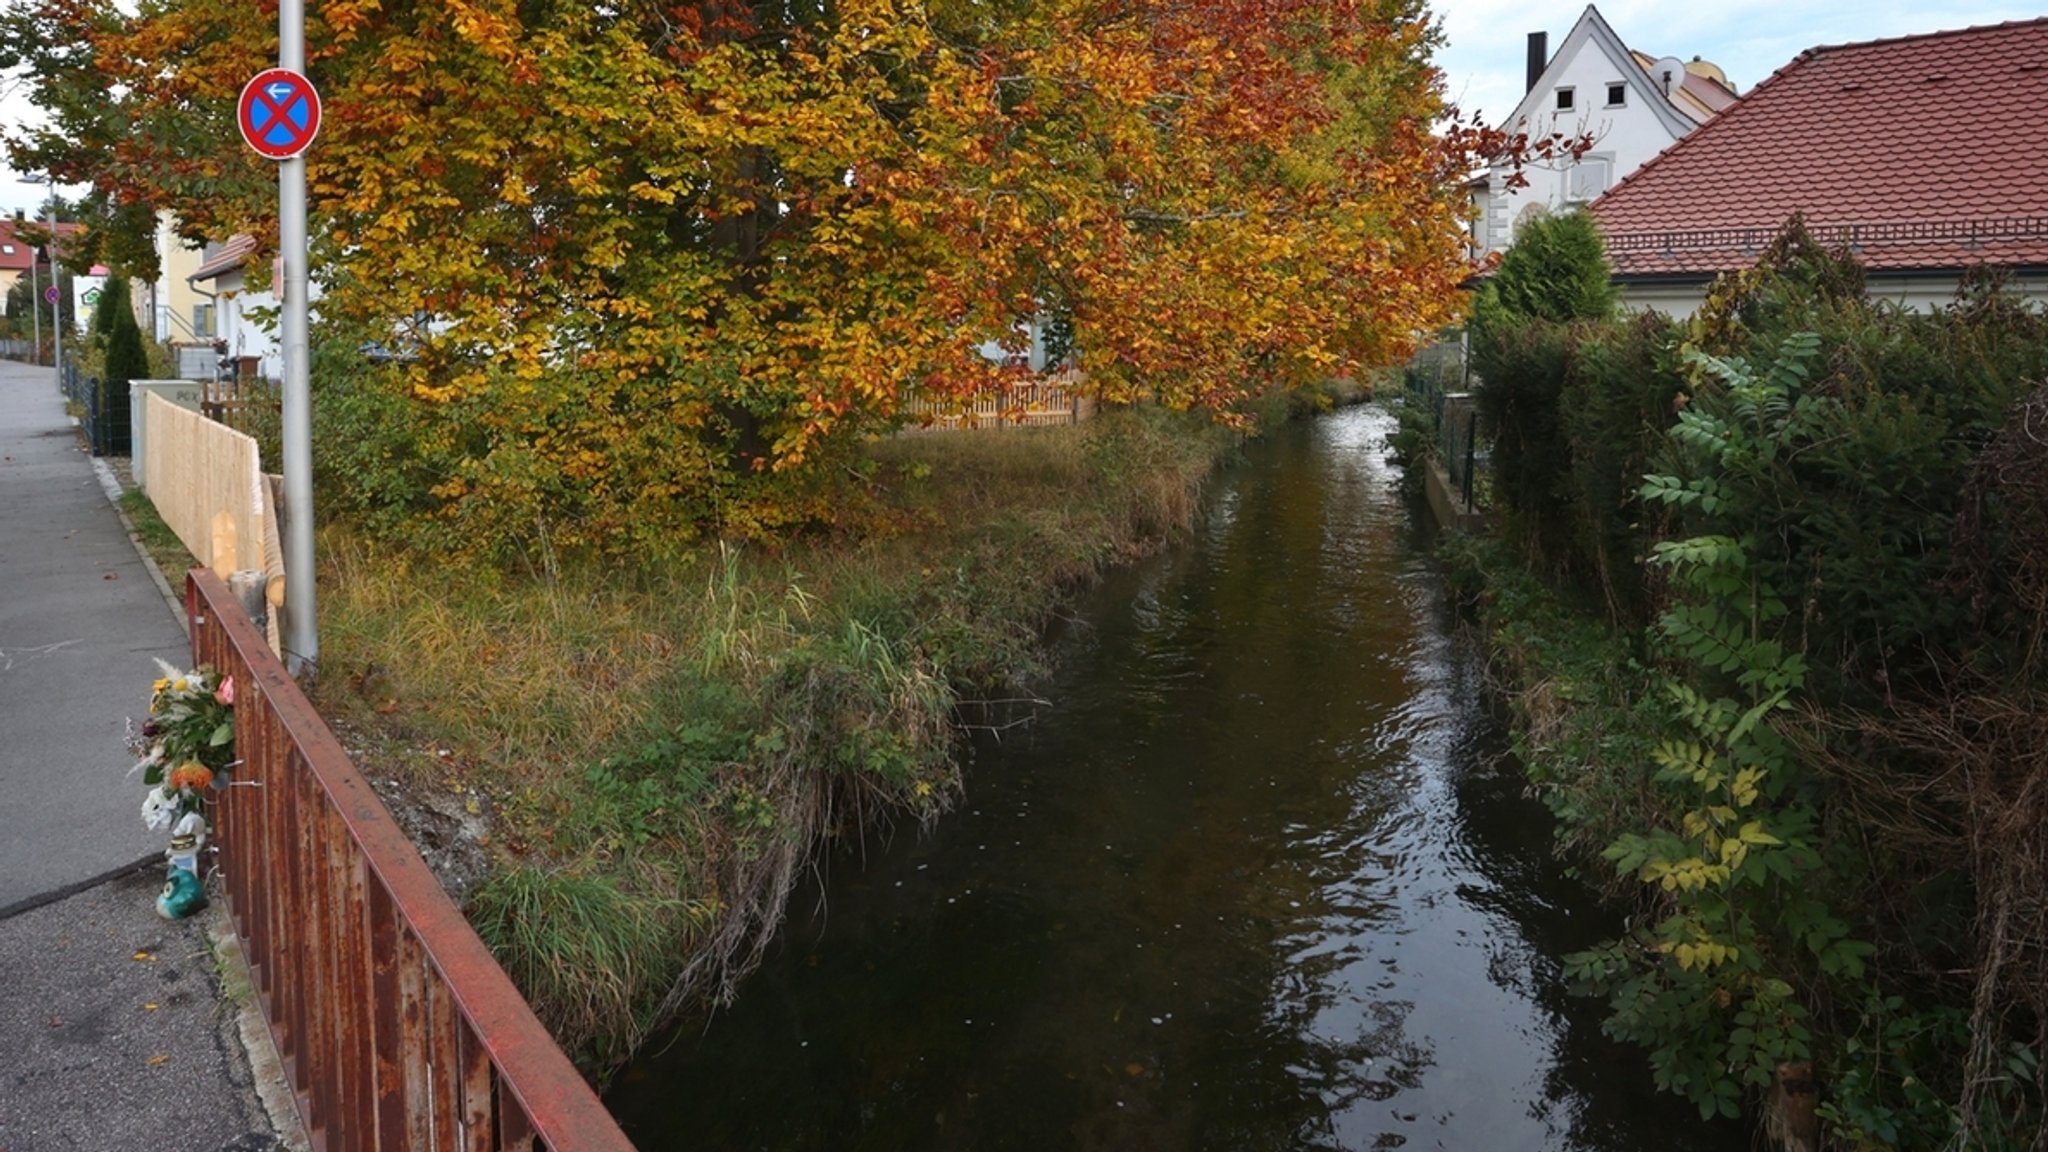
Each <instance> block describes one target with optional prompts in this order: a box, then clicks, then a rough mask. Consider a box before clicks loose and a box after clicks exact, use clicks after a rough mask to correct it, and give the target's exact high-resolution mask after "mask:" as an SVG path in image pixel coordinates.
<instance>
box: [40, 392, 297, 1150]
mask: <svg viewBox="0 0 2048 1152" xmlns="http://www.w3.org/2000/svg"><path fill="white" fill-rule="evenodd" d="M71 424H72V427H74V428H76V427H78V420H77V419H76V418H75V417H74V418H73V419H72V421H71ZM90 459H91V460H92V470H93V474H94V475H96V476H97V477H99V482H100V490H101V491H102V492H104V493H105V494H106V497H107V503H108V504H109V505H111V506H112V507H113V509H114V515H116V516H119V517H120V518H121V527H122V528H123V529H124V530H125V531H126V532H127V534H128V546H129V547H131V548H133V549H135V555H136V556H137V557H138V558H140V559H141V560H142V567H143V568H144V569H145V570H146V571H148V573H149V578H150V580H151V581H152V582H154V583H155V584H156V590H157V594H158V595H160V596H162V597H163V598H164V606H165V607H166V608H168V609H170V612H171V619H173V620H176V621H177V622H178V631H180V632H182V633H184V634H185V636H186V637H187V639H189V638H190V637H191V635H192V622H191V621H189V620H187V619H186V618H185V601H184V598H183V597H181V596H179V595H177V594H176V593H175V592H173V591H172V590H171V582H170V580H169V579H168V578H166V577H165V576H164V571H163V569H161V568H159V567H157V563H156V561H155V560H154V559H152V558H151V557H150V555H149V550H148V549H146V548H144V547H143V546H142V541H141V539H140V536H141V533H140V531H139V530H137V528H136V527H135V521H133V520H131V519H130V518H129V516H128V510H127V509H125V508H123V507H121V497H122V496H123V495H124V490H123V489H122V487H121V481H120V478H118V477H116V476H115V475H114V470H113V468H111V467H110V466H108V464H107V462H106V460H105V459H103V458H101V457H98V456H93V457H90ZM137 491H140V489H137ZM162 862H163V854H162V853H161V852H152V853H150V854H149V855H148V856H145V857H143V858H142V859H141V860H138V861H136V862H135V863H133V864H130V865H125V866H123V867H120V868H116V869H113V870H112V871H110V872H107V873H105V874H103V875H100V876H95V877H92V878H91V879H88V880H84V881H81V882H79V883H77V884H73V885H68V886H66V887H64V888H61V889H58V890H57V891H55V892H50V893H45V894H43V895H40V896H31V897H29V898H28V899H26V900H20V901H16V902H15V903H13V904H10V905H8V906H7V907H5V908H0V920H5V919H7V918H8V917H10V916H14V915H18V914H20V913H22V912H26V911H28V910H29V909H30V908H39V907H41V906H42V905H44V904H49V903H52V902H54V901H57V900H61V899H63V898H64V897H66V896H70V895H73V894H75V893H77V892H82V891H84V890H86V889H87V888H92V887H96V886H98V885H100V884H104V883H106V882H107V881H109V880H112V879H114V878H115V877H117V876H122V875H125V874H127V873H129V872H135V871H141V870H142V869H144V868H147V867H149V866H150V865H151V864H161V863H162ZM204 915H205V917H206V921H207V923H206V925H205V927H206V934H207V937H208V938H209V939H210V940H211V941H212V942H213V946H214V953H215V955H216V956H217V957H218V958H219V962H220V966H221V969H222V971H223V974H224V976H229V975H231V976H232V982H233V984H234V985H235V986H236V987H237V988H238V989H253V988H254V986H255V977H254V974H252V973H251V972H250V971H249V963H248V958H247V957H246V956H244V955H243V953H242V942H241V938H240V937H239V936H237V935H236V934H235V927H234V923H233V921H232V919H231V918H230V917H229V916H228V914H227V909H226V906H225V905H223V904H221V903H220V902H219V901H210V902H209V908H208V910H207V912H206V913H204ZM218 992H219V994H220V996H221V1002H222V1004H223V1006H226V1007H229V1008H231V1009H232V1010H233V1011H234V1014H235V1031H236V1032H237V1034H238V1035H239V1036H240V1037H241V1041H242V1054H243V1056H244V1058H246V1059H247V1060H248V1062H249V1073H250V1077H251V1079H252V1081H253V1084H252V1085H251V1087H253V1088H254V1090H255V1093H256V1099H257V1101H258V1103H260V1104H261V1105H262V1107H263V1111H264V1114H265V1115H266V1116H268V1117H269V1119H270V1129H271V1132H272V1133H274V1134H275V1136H276V1140H277V1147H279V1148H283V1149H289V1150H290V1152H306V1150H307V1149H310V1148H311V1147H312V1142H311V1141H310V1140H309V1139H308V1138H307V1136H306V1130H305V1127H304V1125H303V1124H302V1123H301V1122H300V1120H299V1111H298V1106H297V1103H296V1101H295V1100H294V1099H293V1096H292V1089H291V1085H290V1082H289V1081H288V1080H287V1079H286V1076H285V1070H284V1061H283V1060H282V1059H280V1058H279V1056H278V1052H277V1044H276V1042H275V1041H273V1040H272V1039H271V1036H270V1022H269V1021H268V1020H266V1019H265V1018H264V1015H263V1006H262V1004H261V1002H260V1001H259V1000H258V999H257V997H256V996H255V995H254V994H253V992H248V993H246V994H245V993H243V992H235V993H232V994H231V993H230V990H229V988H228V987H227V986H226V981H225V980H224V981H223V985H222V987H220V988H219V989H218ZM0 1152H4V1150H0Z"/></svg>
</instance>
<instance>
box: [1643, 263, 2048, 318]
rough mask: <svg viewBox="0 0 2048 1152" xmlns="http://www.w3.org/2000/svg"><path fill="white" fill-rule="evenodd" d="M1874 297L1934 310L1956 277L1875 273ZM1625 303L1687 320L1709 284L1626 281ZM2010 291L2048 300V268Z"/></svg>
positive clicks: (2013, 283) (2020, 279)
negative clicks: (2047, 270)
mask: <svg viewBox="0 0 2048 1152" xmlns="http://www.w3.org/2000/svg"><path fill="white" fill-rule="evenodd" d="M1866 286H1867V290H1868V295H1869V296H1870V298H1871V299H1872V300H1889V301H1891V302H1892V303H1894V304H1897V305H1898V306H1900V307H1901V308H1910V309H1912V310H1914V311H1917V312H1932V311H1934V310H1936V309H1938V308H1945V307H1947V306H1948V305H1949V304H1950V303H1952V302H1953V301H1954V300H1955V295H1956V277H1954V276H1940V275H1920V276H1885V275H1882V274H1873V275H1871V276H1870V278H1869V280H1868V281H1867V285H1866ZM1616 287H1618V288H1620V289H1621V306H1622V307H1623V308H1625V309H1630V310H1633V311H1638V312H1662V313H1664V314H1665V315H1666V316H1670V317H1673V318H1674V319H1678V320H1683V319H1685V318H1686V317H1688V316H1691V315H1692V314H1693V312H1694V311H1696V310H1697V309H1698V308H1699V306H1700V304H1701V303H1702V302H1703V301H1704V300H1705V299H1706V296H1707V288H1708V284H1707V282H1706V281H1702V280H1692V281H1657V282H1651V283H1633V284H1631V283H1622V284H1618V285H1616ZM2006 292H2007V294H2008V295H2010V296H2012V297H2014V298H2016V299H2021V300H2031V301H2033V302H2035V303H2037V304H2048V272H2033V273H2029V274H2026V275H2016V276H2014V277H2013V278H2012V279H2011V280H2009V281H2007V283H2006Z"/></svg>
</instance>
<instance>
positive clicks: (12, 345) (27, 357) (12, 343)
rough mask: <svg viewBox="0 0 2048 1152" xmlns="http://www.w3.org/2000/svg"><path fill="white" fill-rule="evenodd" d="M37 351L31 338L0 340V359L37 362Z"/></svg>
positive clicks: (25, 362)
mask: <svg viewBox="0 0 2048 1152" xmlns="http://www.w3.org/2000/svg"><path fill="white" fill-rule="evenodd" d="M38 351H39V349H37V348H36V345H35V341H33V340H0V360H19V361H21V362H22V363H24V364H34V363H38V362H39V357H38V356H37V352H38Z"/></svg>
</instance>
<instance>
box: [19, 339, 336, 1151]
mask: <svg viewBox="0 0 2048 1152" xmlns="http://www.w3.org/2000/svg"><path fill="white" fill-rule="evenodd" d="M111 485H112V480H111V477H110V474H108V473H107V472H106V471H105V469H104V468H100V469H96V468H95V467H94V462H93V460H92V458H91V457H90V456H89V455H88V454H87V453H86V452H85V451H84V450H83V449H82V447H81V446H80V439H79V436H78V433H77V430H76V427H75V426H74V424H73V423H72V421H71V420H70V419H69V417H67V416H66V414H65V411H64V405H63V400H62V398H61V396H59V394H58V392H57V388H56V383H55V378H54V376H53V374H52V372H51V370H50V369H49V368H46V367H45V368H37V367H31V366H28V365H24V364H19V363H15V362H12V361H0V970H4V971H6V972H7V977H6V978H5V979H0V1152H71V1150H79V1152H112V1150H117V1149H144V1148H147V1149H160V1150H163V1152H184V1150H190V1152H228V1150H234V1152H255V1150H257V1149H270V1148H273V1147H276V1146H277V1145H278V1143H279V1141H278V1138H277V1137H276V1136H275V1135H274V1134H273V1133H274V1126H273V1124H272V1122H271V1120H270V1119H269V1118H268V1113H266V1110H265V1108H264V1107H263V1104H262V1103H261V1100H260V1092H259V1088H261V1087H263V1086H264V1085H266V1084H269V1085H271V1086H272V1087H274V1086H275V1073H274V1069H273V1068H272V1066H271V1065H270V1063H269V1060H270V1059H274V1058H269V1057H267V1053H265V1052H264V1051H263V1046H264V1044H265V1043H266V1042H267V1041H266V1038H264V1037H263V1036H262V1035H261V1029H260V1026H259V1027H256V1028H254V1029H252V1028H251V1027H250V1020H251V1017H252V1013H251V1012H250V1011H247V1009H248V1007H249V1005H248V996H247V993H246V991H245V989H246V981H245V980H244V979H241V978H238V973H239V972H240V971H241V969H240V968H239V964H238V960H237V959H236V958H235V955H234V950H233V946H232V937H231V935H229V934H227V933H225V931H224V927H225V919H224V917H223V916H222V915H221V914H220V912H219V909H218V906H216V907H215V908H214V909H213V910H211V911H209V912H208V913H207V914H205V915H202V916H199V917H194V918H192V919H190V920H184V921H176V922H173V921H167V920H164V919H162V918H161V917H159V916H157V914H156V911H155V907H154V900H155V896H156V892H157V890H158V889H159V888H160V887H161V885H162V883H163V859H162V853H163V849H164V843H163V837H162V836H161V835H160V834H156V833H151V832H149V831H148V830H147V829H145V828H144V827H143V826H142V820H141V816H140V812H141V803H142V791H143V786H142V783H141V780H140V778H139V777H135V776H131V775H130V774H129V769H130V767H131V765H132V764H133V762H134V757H133V756H132V755H131V754H130V753H129V750H128V748H127V743H126V733H127V727H128V723H129V722H130V721H133V722H134V723H137V724H139V723H140V722H141V720H142V718H143V716H144V715H145V714H146V713H147V711H148V707H149V688H150V683H151V681H153V680H154V679H155V678H156V676H157V674H158V673H157V670H156V665H155V663H154V660H153V659H152V658H153V657H162V658H164V659H166V660H168V661H170V662H171V663H172V664H174V665H177V666H180V667H183V666H184V665H185V664H187V663H188V662H189V660H190V649H189V647H188V646H187V642H186V639H185V635H184V633H183V632H182V631H181V629H180V627H179V622H178V616H177V614H176V611H175V608H174V606H173V605H172V604H170V603H168V602H167V601H166V598H165V593H164V590H163V588H162V587H161V586H160V585H159V583H158V579H159V578H158V577H157V576H155V575H153V574H152V572H153V570H152V568H151V566H149V565H148V564H147V563H146V562H145V561H144V560H143V559H142V556H141V554H140V552H139V551H138V550H137V548H136V546H135V544H134V543H133V541H132V540H131V539H130V537H129V534H128V528H127V526H126V524H125V523H124V521H123V519H122V517H121V514H120V513H119V511H118V510H117V509H116V508H115V506H114V504H113V503H112V501H111V499H110V493H109V488H110V486H111ZM244 1037H248V1038H249V1039H250V1040H253V1041H255V1047H256V1048H257V1050H258V1060H257V1066H259V1067H263V1068H265V1073H264V1074H263V1075H261V1076H259V1075H257V1074H256V1073H254V1072H252V1070H251V1068H252V1064H251V1060H250V1058H249V1055H248V1048H249V1047H250V1045H249V1044H248V1043H247V1042H245V1039H244ZM273 1095H274V1093H273ZM296 1142H297V1141H296V1140H295V1141H293V1143H296Z"/></svg>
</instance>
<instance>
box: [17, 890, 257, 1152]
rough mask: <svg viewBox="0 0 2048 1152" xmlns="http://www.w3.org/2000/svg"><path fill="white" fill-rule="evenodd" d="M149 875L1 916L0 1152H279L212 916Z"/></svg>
mask: <svg viewBox="0 0 2048 1152" xmlns="http://www.w3.org/2000/svg"><path fill="white" fill-rule="evenodd" d="M162 884H163V871H162V870H161V869H159V868H153V867H152V868H146V869H144V870H142V871H139V872H132V873H129V874H128V875H126V876H123V877H121V878H118V879H115V880H112V881H109V882H107V883H104V884H101V885H99V886H97V887H94V888H89V889H87V890H85V891H83V892H80V893H77V894H76V895H73V896H69V897H66V898H65V899H63V900H59V901H57V902H55V903H51V904H45V905H42V906H41V907H38V908H34V909H32V910H30V911H27V912H23V913H19V914H17V915H15V916H12V917H9V918H8V919H5V920H0V964H4V965H5V966H6V969H7V972H8V977H7V979H6V980H4V981H0V1035H4V1036H5V1037H6V1041H5V1043H0V1152H118V1150H125V1149H136V1150H137V1152H143V1150H148V1152H229V1150H233V1152H270V1150H271V1149H273V1148H275V1147H276V1146H277V1140H276V1138H275V1137H274V1136H272V1135H271V1125H270V1121H269V1120H268V1119H267V1118H266V1117H265V1115H264V1112H263V1108H262V1105H261V1104H259V1103H258V1102H257V1096H256V1090H255V1088H254V1086H253V1084H252V1077H251V1075H250V1071H249V1063H248V1058H247V1057H246V1056H245V1055H244V1053H243V1049H242V1042H241V1040H240V1039H239V1038H238V1037H237V1035H236V1024H237V1019H236V1013H235V1011H234V1009H235V1005H234V1003H232V1002H231V1001H230V1000H227V999H223V995H222V989H221V986H220V982H221V979H222V975H223V970H222V968H221V967H220V966H219V965H218V964H217V963H216V962H215V960H214V957H213V952H212V948H211V946H210V944H209V942H208V940H207V935H206V931H205V927H204V925H203V922H202V920H200V919H192V920H181V921H178V922H176V923H173V922H171V921H168V920H164V919H161V918H160V917H158V916H157V915H156V913H155V912H154V911H152V910H151V907H150V905H151V901H152V900H154V899H155V896H156V892H157V889H158V888H159V887H161V886H162Z"/></svg>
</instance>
